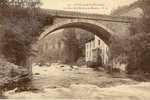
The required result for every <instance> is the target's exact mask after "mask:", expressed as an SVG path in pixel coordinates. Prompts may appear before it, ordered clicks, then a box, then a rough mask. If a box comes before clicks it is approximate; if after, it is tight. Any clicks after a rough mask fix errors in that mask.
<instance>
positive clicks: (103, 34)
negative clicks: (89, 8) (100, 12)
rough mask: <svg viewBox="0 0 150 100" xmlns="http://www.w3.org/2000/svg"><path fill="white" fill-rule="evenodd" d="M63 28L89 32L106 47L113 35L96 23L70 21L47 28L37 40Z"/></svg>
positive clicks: (90, 21)
mask: <svg viewBox="0 0 150 100" xmlns="http://www.w3.org/2000/svg"><path fill="white" fill-rule="evenodd" d="M63 28H81V29H84V30H87V31H90V32H92V33H94V34H95V35H97V36H98V37H100V38H101V39H102V40H103V41H104V42H105V43H106V44H107V45H109V44H110V43H111V40H110V38H111V37H112V35H113V34H114V33H113V31H111V30H110V29H109V28H107V27H106V26H104V25H102V24H100V23H98V22H96V21H92V20H83V19H71V20H67V21H63V22H60V23H57V24H54V25H52V26H50V27H48V29H46V30H45V31H44V32H43V33H42V34H41V35H40V38H39V40H42V39H44V38H45V37H46V36H47V35H49V34H50V33H52V32H54V31H56V30H59V29H63Z"/></svg>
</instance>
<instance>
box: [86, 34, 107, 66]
mask: <svg viewBox="0 0 150 100" xmlns="http://www.w3.org/2000/svg"><path fill="white" fill-rule="evenodd" d="M85 48H86V49H85V59H86V62H93V63H97V64H98V65H106V64H107V63H108V61H109V47H108V45H107V44H106V43H104V41H103V40H101V39H100V38H99V37H98V36H96V35H95V37H94V39H92V40H90V41H89V42H87V43H86V44H85Z"/></svg>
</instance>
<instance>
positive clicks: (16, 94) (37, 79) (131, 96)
mask: <svg viewBox="0 0 150 100" xmlns="http://www.w3.org/2000/svg"><path fill="white" fill-rule="evenodd" d="M27 87H28V88H29V89H27V90H23V89H20V88H15V89H13V90H10V91H7V92H5V93H4V95H5V97H6V98H9V99H100V100H150V95H149V92H150V83H148V82H145V83H139V82H137V81H134V80H132V79H129V78H127V77H112V76H111V75H109V74H107V73H105V71H103V70H100V71H95V70H93V69H92V68H87V67H86V66H82V67H78V66H69V65H62V64H61V65H60V64H52V65H51V66H41V67H40V66H34V67H33V79H32V81H31V82H30V83H29V84H28V86H27Z"/></svg>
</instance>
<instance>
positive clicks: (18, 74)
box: [0, 59, 29, 86]
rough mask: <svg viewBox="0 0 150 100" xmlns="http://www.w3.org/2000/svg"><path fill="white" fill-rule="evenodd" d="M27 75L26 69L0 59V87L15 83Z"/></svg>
mask: <svg viewBox="0 0 150 100" xmlns="http://www.w3.org/2000/svg"><path fill="white" fill-rule="evenodd" d="M28 75H29V71H28V69H26V68H23V67H22V66H17V65H15V64H13V63H10V62H7V61H6V60H3V59H0V86H4V85H5V84H10V83H13V82H17V81H19V80H21V79H23V78H24V77H27V76H28Z"/></svg>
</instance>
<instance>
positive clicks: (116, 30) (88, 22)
mask: <svg viewBox="0 0 150 100" xmlns="http://www.w3.org/2000/svg"><path fill="white" fill-rule="evenodd" d="M45 12H46V13H47V14H48V15H49V16H50V17H51V18H52V21H51V25H50V26H49V27H48V28H47V29H46V30H45V31H44V32H43V33H42V34H41V36H40V38H39V40H43V39H44V38H45V37H46V36H47V35H49V34H50V33H52V32H54V31H56V30H59V29H62V28H81V29H85V30H87V31H90V32H92V33H93V34H96V35H97V36H98V37H100V38H101V39H102V40H103V41H104V42H105V43H107V44H110V42H111V41H110V38H111V37H113V36H117V37H120V38H125V37H128V36H130V30H129V28H130V26H131V23H132V22H133V21H134V20H135V19H134V18H129V17H116V16H109V15H100V14H85V13H79V12H70V11H60V10H58V11H57V10H46V11H45Z"/></svg>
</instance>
